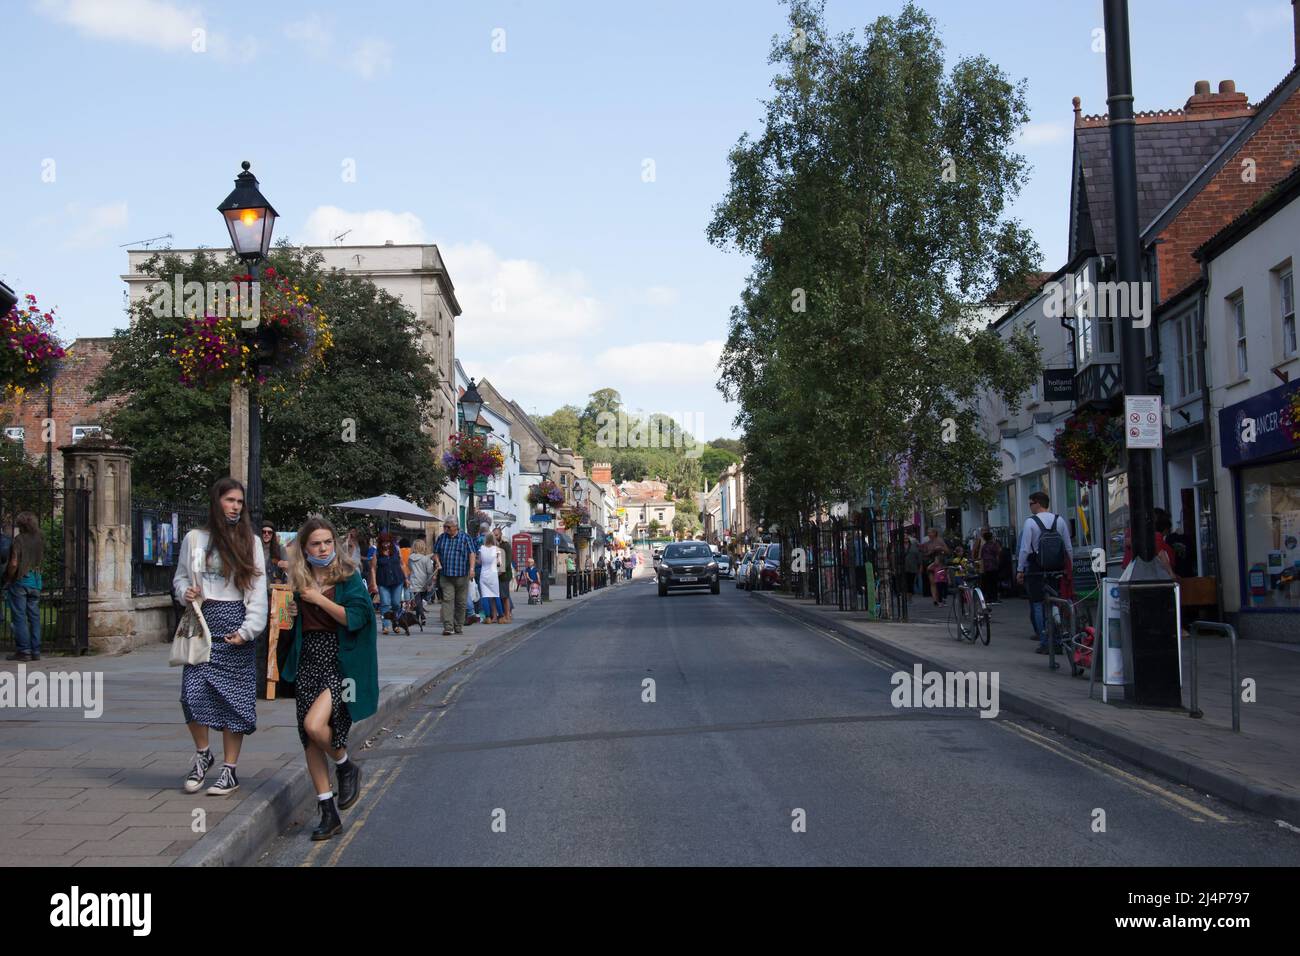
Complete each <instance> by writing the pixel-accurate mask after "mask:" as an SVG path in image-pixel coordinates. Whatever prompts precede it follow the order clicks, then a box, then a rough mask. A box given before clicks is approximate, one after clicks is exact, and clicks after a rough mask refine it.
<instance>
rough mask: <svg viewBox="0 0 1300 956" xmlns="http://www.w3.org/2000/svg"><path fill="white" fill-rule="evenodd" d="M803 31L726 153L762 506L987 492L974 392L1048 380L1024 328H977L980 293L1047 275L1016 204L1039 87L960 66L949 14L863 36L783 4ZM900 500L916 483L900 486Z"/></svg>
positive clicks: (892, 23) (740, 348) (733, 337)
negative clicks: (947, 48) (1039, 271)
mask: <svg viewBox="0 0 1300 956" xmlns="http://www.w3.org/2000/svg"><path fill="white" fill-rule="evenodd" d="M790 25H791V28H792V32H794V31H798V32H797V33H795V35H796V36H797V37H798V38H799V42H791V40H790V38H789V37H776V38H774V40H773V44H772V49H771V55H770V57H769V60H770V62H772V63H775V64H779V65H780V68H781V71H780V72H779V73H778V74H777V75H776V77H775V78H774V80H773V86H774V88H775V94H774V96H773V98H772V99H771V100H769V101H768V102H767V103H766V117H765V123H764V128H763V130H762V131H761V132H760V133H759V134H758V135H757V136H755V137H754V138H750V137H749V136H748V135H744V136H742V137H741V138H740V140H739V141H738V142H737V144H736V146H735V148H734V149H733V150H732V152H731V155H730V166H731V180H730V185H729V188H728V190H727V193H726V195H725V196H724V198H723V200H722V202H721V203H719V204H718V206H717V207H715V210H714V216H713V220H712V222H711V223H710V225H709V227H708V238H709V240H710V242H712V243H714V244H715V245H717V246H720V247H723V248H730V249H734V250H737V251H739V252H742V253H745V254H747V255H749V256H751V257H752V258H753V260H754V265H753V269H752V271H751V273H750V276H749V278H748V280H747V282H746V284H745V288H744V289H743V290H742V292H741V296H740V303H739V305H737V306H736V307H735V308H733V310H732V314H731V321H730V325H729V330H728V338H727V342H726V345H725V346H724V349H723V354H722V360H721V363H720V364H721V368H722V376H721V380H720V382H719V388H720V389H721V390H722V391H723V393H724V394H725V395H727V397H728V398H730V399H733V400H735V401H738V402H739V404H740V412H739V414H738V415H737V419H736V424H737V425H739V426H741V427H742V429H743V430H744V446H745V448H746V449H747V451H748V458H747V465H746V468H747V474H748V476H749V481H750V483H751V487H750V498H751V501H750V504H751V507H752V508H756V509H760V510H762V511H763V512H764V513H765V514H766V516H767V517H768V519H769V520H783V519H784V520H789V518H790V517H791V516H796V515H800V514H808V513H810V512H812V511H815V510H817V509H819V508H820V507H821V505H822V504H824V503H827V502H830V501H834V500H840V499H855V498H860V497H862V496H864V495H865V494H866V493H867V492H868V491H870V490H873V489H888V488H895V489H898V490H901V491H903V492H904V493H905V494H907V495H909V496H910V497H911V498H912V500H915V498H916V497H917V496H918V495H919V494H921V493H922V492H925V491H928V490H929V489H930V488H932V487H935V486H937V487H939V488H941V489H942V490H944V491H946V492H949V493H951V494H953V495H954V496H956V497H966V496H970V495H977V496H980V495H987V494H989V493H991V491H992V489H993V487H994V483H995V480H996V476H997V467H998V459H997V454H996V449H994V448H993V447H991V446H990V445H989V444H988V443H987V442H986V441H985V440H984V439H983V438H982V437H981V436H980V434H979V431H978V429H977V428H976V427H975V426H976V423H977V418H976V413H975V410H974V405H975V399H976V396H977V395H979V394H981V393H982V392H986V391H989V390H992V391H994V392H996V393H997V394H999V395H1000V396H1001V397H1002V398H1003V400H1004V401H1006V403H1007V404H1008V405H1009V406H1011V407H1012V408H1015V407H1016V406H1017V405H1018V400H1019V396H1020V395H1021V394H1022V393H1023V392H1024V391H1025V389H1026V388H1027V387H1028V385H1029V383H1030V381H1031V380H1032V378H1033V376H1034V375H1035V374H1036V373H1037V361H1038V356H1037V351H1036V348H1035V346H1034V345H1033V343H1032V342H1030V341H1029V340H1028V339H1027V338H1024V337H1015V338H1012V339H1011V341H1009V342H1004V341H1002V340H1001V339H1000V338H998V336H997V335H996V334H995V333H994V332H993V331H991V330H989V329H977V330H973V331H972V324H971V317H972V313H973V304H974V303H979V302H982V301H984V300H985V299H986V298H987V296H988V294H989V293H990V292H991V291H992V290H993V289H995V288H998V287H1001V286H1003V285H1004V284H1005V283H1007V282H1008V281H1012V280H1014V279H1016V278H1018V277H1021V276H1023V275H1024V274H1025V273H1027V272H1028V271H1029V270H1030V269H1032V268H1033V267H1034V266H1035V265H1036V260H1037V250H1036V247H1035V246H1034V243H1033V241H1032V239H1031V238H1030V237H1029V236H1028V234H1027V233H1026V232H1025V230H1024V229H1023V228H1022V227H1021V226H1020V225H1019V223H1017V222H1015V221H1013V220H1008V219H1007V218H1006V217H1005V215H1004V213H1005V209H1006V206H1007V203H1008V202H1009V201H1010V199H1011V198H1012V197H1014V196H1015V194H1016V193H1017V192H1018V190H1019V189H1020V186H1021V184H1022V183H1023V182H1024V179H1025V176H1026V165H1025V161H1024V159H1023V157H1021V156H1019V155H1018V154H1016V153H1014V152H1013V151H1012V148H1011V147H1012V144H1013V142H1014V137H1015V135H1016V132H1017V130H1018V128H1019V127H1020V126H1021V125H1022V124H1023V123H1025V122H1027V120H1028V111H1027V107H1026V103H1025V95H1024V85H1023V83H1022V84H1020V85H1013V84H1012V83H1011V82H1010V81H1009V80H1007V78H1006V77H1005V76H1004V74H1003V73H1002V72H1001V70H999V69H998V68H997V67H996V66H994V65H993V64H992V63H990V62H989V61H988V60H986V59H985V58H983V57H978V56H976V57H969V58H964V59H961V60H958V61H957V62H956V63H954V64H953V65H952V67H951V69H950V70H946V71H945V66H944V62H943V54H942V50H943V47H942V44H941V43H940V41H939V38H938V36H937V34H936V30H935V24H934V21H933V20H932V19H931V18H930V17H928V16H927V15H926V14H925V13H923V12H922V11H921V10H919V9H918V8H917V7H916V6H915V5H913V4H911V3H909V4H907V5H906V6H905V7H904V8H903V10H902V12H901V13H900V14H899V15H898V16H897V17H896V18H890V17H880V18H878V19H877V20H875V21H874V22H873V23H871V24H870V25H869V26H867V27H866V28H865V30H864V32H863V36H862V38H861V40H860V41H859V40H858V39H857V38H856V37H855V36H854V34H852V33H848V34H842V35H839V36H836V37H833V38H832V37H829V36H827V34H826V31H825V27H824V20H823V15H822V4H821V3H818V2H814V0H790ZM896 498H897V499H899V500H901V498H902V495H899V496H896Z"/></svg>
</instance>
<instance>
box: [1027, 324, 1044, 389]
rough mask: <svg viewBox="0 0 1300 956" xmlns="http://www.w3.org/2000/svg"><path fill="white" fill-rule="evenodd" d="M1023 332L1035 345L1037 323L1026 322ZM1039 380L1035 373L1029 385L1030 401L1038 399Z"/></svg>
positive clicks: (1039, 377) (1036, 341)
mask: <svg viewBox="0 0 1300 956" xmlns="http://www.w3.org/2000/svg"><path fill="white" fill-rule="evenodd" d="M1025 334H1026V335H1027V336H1029V337H1030V338H1031V339H1032V340H1033V341H1034V344H1035V345H1037V344H1038V323H1037V322H1026V323H1025ZM1040 381H1042V379H1041V376H1038V375H1035V376H1034V382H1033V384H1032V385H1030V386H1029V400H1030V401H1031V402H1036V401H1038V390H1039V389H1040V388H1041V387H1042V386H1041V385H1039V382H1040Z"/></svg>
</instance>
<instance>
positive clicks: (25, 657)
mask: <svg viewBox="0 0 1300 956" xmlns="http://www.w3.org/2000/svg"><path fill="white" fill-rule="evenodd" d="M31 659H32V655H30V654H24V653H23V652H22V651H18V652H17V653H16V654H10V655H9V656H8V657H6V658H5V660H7V661H30V660H31Z"/></svg>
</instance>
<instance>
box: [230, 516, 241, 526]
mask: <svg viewBox="0 0 1300 956" xmlns="http://www.w3.org/2000/svg"><path fill="white" fill-rule="evenodd" d="M239 517H240V518H242V517H243V515H240V516H239ZM226 524H228V525H231V526H234V525H237V524H239V518H232V517H230V516H229V515H227V516H226Z"/></svg>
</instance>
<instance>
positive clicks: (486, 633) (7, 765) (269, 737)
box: [0, 585, 621, 866]
mask: <svg viewBox="0 0 1300 956" xmlns="http://www.w3.org/2000/svg"><path fill="white" fill-rule="evenodd" d="M620 587H621V585H616V586H614V587H612V588H602V589H601V590H598V591H592V592H590V593H588V594H585V595H582V596H580V597H575V598H572V599H565V597H564V591H563V588H561V589H560V590H559V592H558V596H557V595H556V591H555V590H554V589H552V595H553V597H552V600H551V601H550V602H548V603H547V604H544V605H540V606H539V605H528V604H527V603H526V595H523V592H519V593H520V595H523V596H524V597H525V602H524V603H517V604H516V605H515V608H514V612H513V613H514V622H513V623H512V624H510V625H493V624H486V623H479V624H475V625H472V626H470V627H468V628H466V629H465V632H464V634H461V635H456V636H453V637H443V636H442V626H441V624H440V623H439V621H438V610H437V608H432V609H431V613H430V615H429V620H428V623H426V624H425V629H424V631H423V633H421V631H420V630H419V628H412V631H411V636H410V637H407V636H405V635H401V636H395V635H388V636H383V635H381V636H380V637H379V673H380V699H379V710H378V712H377V713H376V714H375V715H374V716H372V717H370V718H367V719H366V720H363V721H359V722H358V723H357V724H355V725H354V726H353V728H352V732H351V734H350V740H351V743H352V748H353V752H354V753H355V754H356V755H358V756H359V757H360V758H361V760H362V761H363V762H364V759H365V757H364V751H363V750H362V744H363V743H364V742H365V740H366V739H367V738H368V737H370V736H372V735H374V734H375V733H378V732H379V731H380V729H381V728H382V727H383V725H384V721H386V720H389V719H391V718H392V717H394V716H395V715H396V714H398V713H399V712H400V711H401V710H403V709H404V708H405V707H406V706H407V704H409V703H410V702H411V701H412V700H414V699H415V698H416V697H417V696H418V695H419V694H420V693H422V692H423V691H424V690H425V689H426V688H427V687H429V686H430V685H431V684H433V683H434V682H435V681H436V680H437V679H438V678H439V677H441V676H442V675H444V674H446V673H447V672H448V671H450V670H452V669H454V668H456V667H459V666H461V665H463V664H464V663H466V662H467V661H470V660H473V659H476V658H477V657H480V656H482V655H483V654H485V653H487V652H488V651H490V650H491V649H492V648H493V647H495V646H498V645H499V644H501V643H502V642H504V641H507V640H509V639H512V638H516V637H519V636H521V635H522V634H523V633H526V632H528V631H530V630H533V629H536V628H538V627H541V626H542V625H544V624H546V623H548V622H549V621H552V620H556V619H558V618H559V617H561V616H562V615H563V614H564V613H565V612H566V611H567V610H569V609H571V608H575V607H578V606H580V605H582V604H584V603H586V602H587V601H590V600H595V599H599V598H601V597H602V596H604V595H608V594H618V593H620ZM511 596H512V598H513V597H515V592H513V591H512V592H511ZM168 652H169V648H168V646H167V645H166V644H161V643H160V644H157V645H149V646H146V647H141V648H137V649H136V650H134V651H132V652H131V653H129V654H124V655H121V656H116V657H97V656H86V657H58V656H47V657H45V658H44V659H43V660H41V661H39V662H34V663H28V664H26V665H25V666H26V668H27V672H28V673H29V674H30V673H32V672H33V671H35V670H42V671H46V672H60V673H75V672H81V673H100V674H102V675H103V697H104V700H103V712H102V714H101V715H100V716H99V717H97V718H87V717H86V716H85V715H84V713H83V711H82V710H78V709H70V708H64V709H55V708H30V707H28V708H17V707H5V708H3V709H0V865H11V866H23V865H27V866H95V865H98V866H155V865H164V866H167V865H243V864H247V863H251V862H252V861H253V860H254V859H256V856H257V854H258V853H259V852H261V850H262V848H263V847H264V846H265V845H266V844H267V843H268V842H269V841H270V840H271V839H273V838H274V837H276V836H278V835H279V833H280V832H281V830H282V829H283V827H284V825H285V824H286V823H287V822H288V821H289V819H290V818H291V817H292V816H293V814H294V813H295V811H296V810H297V809H298V808H299V806H301V805H302V804H303V803H304V802H305V801H308V800H312V799H314V797H315V795H314V793H312V788H311V785H310V781H309V780H308V777H307V772H306V765H305V762H304V759H303V754H302V748H301V744H300V743H299V741H298V730H297V718H296V713H295V709H294V707H295V704H294V700H293V699H292V698H286V699H280V700H274V701H263V700H259V701H258V702H257V732H256V733H254V734H252V735H250V736H247V737H245V738H244V743H243V749H242V752H241V753H240V757H239V782H240V787H239V790H237V791H236V792H235V793H233V794H230V795H229V796H225V797H210V796H207V795H205V794H204V793H203V792H202V791H200V792H199V793H195V794H187V793H184V792H183V791H182V790H181V782H182V780H183V778H184V776H185V773H186V771H187V770H188V768H189V761H190V758H191V756H192V755H193V749H194V744H193V741H192V740H191V739H190V734H189V731H188V730H187V729H186V727H185V723H184V719H183V717H182V715H181V708H180V677H181V670H180V668H173V667H169V666H168V664H167V656H168ZM16 667H17V665H15V664H12V663H7V662H6V663H5V664H4V665H2V669H4V670H11V671H13V670H16ZM211 739H212V743H211V746H212V751H213V754H214V755H215V756H216V757H217V758H218V760H220V759H221V758H222V753H221V734H220V733H217V732H213V733H212V735H211ZM213 779H215V777H214V776H212V775H209V778H208V782H209V783H210V782H211V781H212V780H213ZM196 828H197V832H196Z"/></svg>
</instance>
